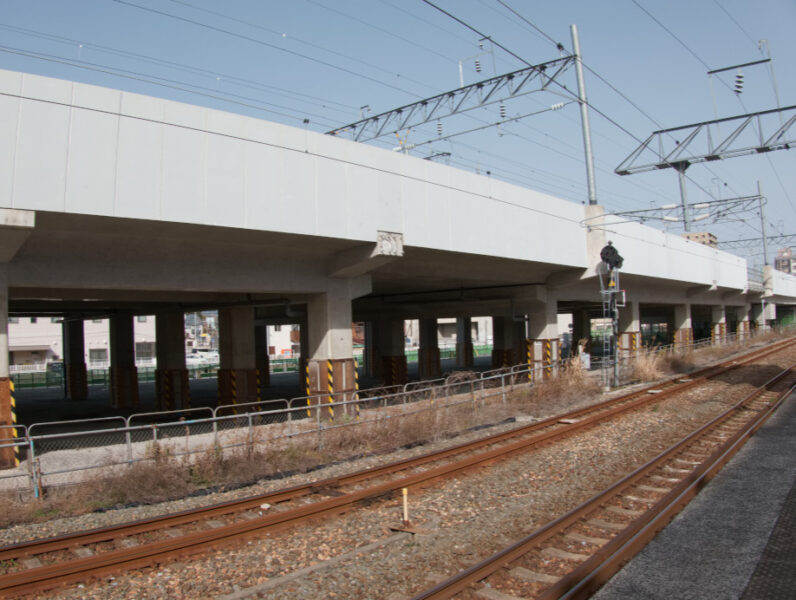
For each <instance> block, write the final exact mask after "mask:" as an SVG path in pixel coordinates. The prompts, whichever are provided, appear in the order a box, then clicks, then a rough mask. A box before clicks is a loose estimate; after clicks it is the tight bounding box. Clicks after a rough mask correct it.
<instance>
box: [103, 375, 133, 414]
mask: <svg viewBox="0 0 796 600" xmlns="http://www.w3.org/2000/svg"><path fill="white" fill-rule="evenodd" d="M108 374H109V375H110V387H111V406H113V407H114V408H137V407H138V369H137V368H136V367H111V368H110V369H109V370H108Z"/></svg>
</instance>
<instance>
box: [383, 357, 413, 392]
mask: <svg viewBox="0 0 796 600" xmlns="http://www.w3.org/2000/svg"><path fill="white" fill-rule="evenodd" d="M381 365H382V375H383V379H384V385H388V386H389V385H403V384H405V383H406V382H407V381H408V380H409V374H408V373H407V370H406V355H404V354H400V355H398V356H382V357H381Z"/></svg>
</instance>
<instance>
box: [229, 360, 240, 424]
mask: <svg viewBox="0 0 796 600" xmlns="http://www.w3.org/2000/svg"><path fill="white" fill-rule="evenodd" d="M229 391H230V399H231V400H232V404H237V403H238V380H237V375H235V369H230V370H229ZM232 412H233V413H234V414H236V415H237V414H238V409H237V408H234V409H232Z"/></svg>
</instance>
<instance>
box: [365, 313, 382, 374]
mask: <svg viewBox="0 0 796 600" xmlns="http://www.w3.org/2000/svg"><path fill="white" fill-rule="evenodd" d="M362 362H363V367H364V369H365V375H367V376H369V377H379V376H380V375H381V357H380V355H379V349H378V345H377V342H376V323H375V322H374V321H365V349H364V351H363V353H362Z"/></svg>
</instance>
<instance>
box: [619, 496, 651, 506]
mask: <svg viewBox="0 0 796 600" xmlns="http://www.w3.org/2000/svg"><path fill="white" fill-rule="evenodd" d="M622 497H623V498H624V499H625V500H630V501H631V502H641V503H642V504H652V503H654V502H655V500H652V499H651V498H640V497H639V496H629V495H624V496H622Z"/></svg>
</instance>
